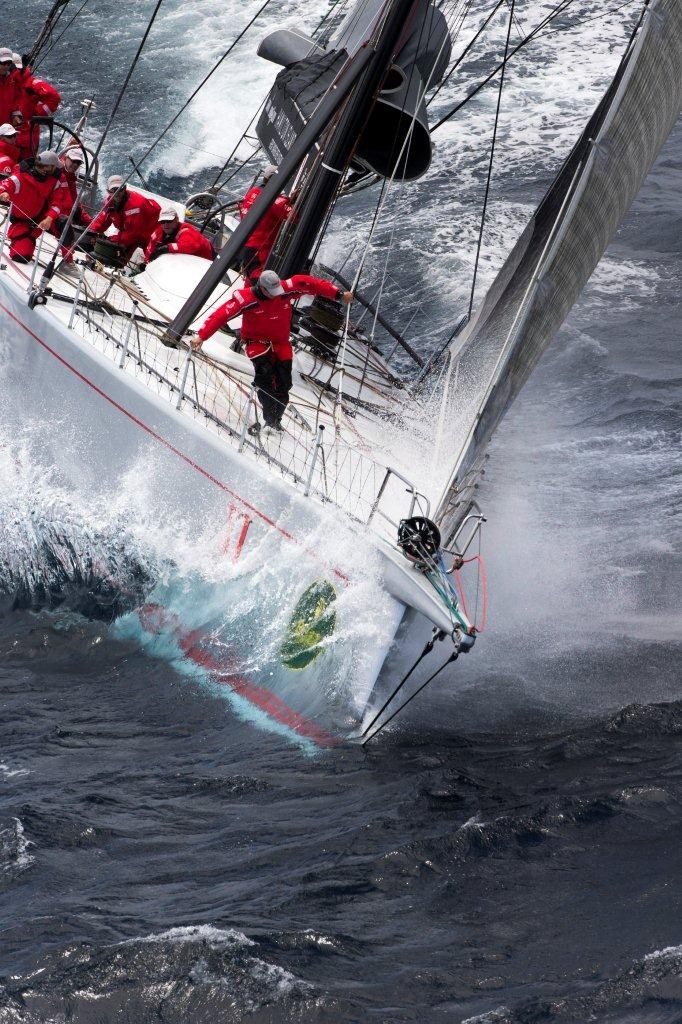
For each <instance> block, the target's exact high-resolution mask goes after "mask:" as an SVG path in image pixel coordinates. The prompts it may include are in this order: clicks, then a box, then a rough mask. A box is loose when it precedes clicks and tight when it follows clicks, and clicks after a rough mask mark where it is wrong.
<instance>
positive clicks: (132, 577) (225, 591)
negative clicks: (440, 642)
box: [0, 425, 394, 749]
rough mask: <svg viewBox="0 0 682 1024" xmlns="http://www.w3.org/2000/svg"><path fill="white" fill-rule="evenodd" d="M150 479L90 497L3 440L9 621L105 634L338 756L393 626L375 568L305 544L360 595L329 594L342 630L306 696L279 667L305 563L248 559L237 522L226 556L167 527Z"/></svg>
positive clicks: (246, 713)
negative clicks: (69, 618) (95, 628)
mask: <svg viewBox="0 0 682 1024" xmlns="http://www.w3.org/2000/svg"><path fill="white" fill-rule="evenodd" d="M43 428H44V425H43V426H41V428H40V430H37V431H36V433H37V434H38V435H39V434H40V432H41V431H42V429H43ZM150 479H151V475H150V471H149V467H140V466H137V467H131V469H130V471H129V472H128V474H127V476H126V479H124V480H121V481H119V485H120V486H118V487H117V489H116V493H112V494H111V495H104V496H102V495H101V494H99V495H98V496H97V497H96V498H95V497H91V496H88V494H87V493H83V492H82V491H74V490H73V489H72V488H69V489H67V488H66V485H65V484H63V483H62V482H61V481H60V480H59V478H58V475H57V473H56V471H54V470H51V469H46V468H45V467H43V466H41V465H40V464H39V462H38V460H37V458H36V451H35V447H34V445H33V444H32V443H31V439H24V440H23V442H22V443H21V444H19V445H16V444H14V445H10V444H9V443H8V442H7V441H5V443H4V444H2V445H1V446H0V482H1V485H2V486H1V488H0V521H2V522H3V524H4V530H3V534H2V537H1V538H0V609H3V608H4V610H5V611H9V610H16V609H29V610H33V611H36V612H40V611H52V612H54V611H57V610H58V611H59V613H60V614H62V615H64V614H66V615H69V614H74V613H78V614H81V615H84V616H86V617H87V618H89V619H92V620H98V621H103V622H105V623H107V624H108V629H109V636H110V638H111V639H112V640H114V641H117V640H118V641H121V640H124V641H127V642H132V643H133V644H134V645H136V646H139V647H141V648H142V649H143V650H144V651H145V652H146V653H147V654H148V655H149V656H151V657H154V658H160V659H163V660H165V661H167V662H169V663H171V664H172V665H173V667H174V668H175V669H176V671H177V672H178V673H179V675H180V676H181V677H184V678H185V679H187V680H188V681H189V682H191V683H192V684H198V685H200V686H201V687H202V688H203V689H208V690H209V691H210V692H211V693H212V694H213V695H214V696H216V697H217V698H219V699H226V700H228V701H229V702H230V704H231V706H232V709H233V710H234V711H235V712H236V713H237V714H238V715H239V716H240V717H242V718H244V719H246V720H248V721H250V722H251V723H253V724H256V725H258V726H259V727H263V728H266V729H271V730H274V731H277V732H279V733H282V734H284V735H285V736H287V737H288V738H291V737H292V736H293V737H294V738H295V739H296V741H297V742H300V743H301V744H302V745H303V746H304V748H305V749H312V748H316V747H317V746H319V745H322V746H329V745H331V742H332V736H331V733H329V732H328V731H327V728H326V727H329V728H332V726H333V729H334V731H337V730H341V731H345V729H347V728H349V727H351V726H352V725H353V724H355V722H356V720H357V718H358V717H359V715H361V714H362V712H363V710H364V707H365V703H366V700H367V698H368V696H369V689H370V686H371V680H372V679H373V675H372V673H373V671H374V664H373V659H374V658H375V657H376V654H375V652H376V650H377V648H380V647H381V645H383V644H385V643H386V642H387V637H388V636H389V635H390V630H391V628H392V627H393V625H394V617H391V615H390V614H388V613H387V611H386V608H387V598H386V596H385V592H384V591H383V589H382V587H381V586H380V582H379V568H378V565H377V564H367V562H366V559H365V558H364V557H363V555H362V554H361V553H359V552H353V551H352V550H348V544H349V541H348V540H347V539H346V540H344V539H343V538H338V537H337V538H333V539H331V538H329V537H328V536H323V535H322V532H321V531H319V532H320V535H319V536H318V535H315V534H314V533H313V535H312V536H310V537H309V538H308V543H309V545H310V548H311V550H314V551H316V552H318V553H320V554H321V555H322V556H323V565H324V556H329V563H328V564H334V562H335V561H336V560H342V564H344V565H349V566H350V569H351V573H352V577H353V582H352V583H350V582H346V581H343V582H339V581H336V583H337V585H336V586H335V587H334V588H331V587H330V588H329V589H330V592H331V594H332V595H333V600H332V604H331V606H330V614H331V615H332V616H333V622H334V628H333V630H330V632H329V635H328V636H322V637H321V638H320V641H319V645H318V647H319V650H315V651H314V652H313V653H314V654H315V655H317V657H316V658H315V659H313V663H312V664H311V665H310V666H307V665H306V666H305V668H306V676H305V687H304V690H303V695H302V694H301V684H300V682H299V678H300V677H299V675H298V674H297V673H294V672H291V671H289V670H288V669H286V667H285V668H283V663H282V636H283V635H286V629H287V627H288V623H289V620H290V618H291V614H292V607H293V605H294V604H295V601H296V597H297V596H298V595H299V594H300V593H301V592H303V593H305V590H306V587H307V586H308V584H309V577H310V571H311V570H310V564H309V563H308V561H307V560H306V559H305V558H302V556H301V554H300V552H299V551H298V550H297V549H296V548H295V547H294V546H293V545H290V546H289V547H288V548H286V549H285V550H282V548H281V546H279V547H278V546H277V544H276V541H274V540H272V539H270V538H265V539H264V540H263V541H262V542H260V543H258V544H251V545H249V546H248V548H247V549H245V550H244V551H243V552H240V551H239V548H238V541H239V532H240V528H239V521H235V522H231V520H230V519H229V518H228V523H227V530H228V533H227V535H226V536H225V538H224V539H223V543H222V544H221V545H220V549H219V550H218V551H216V544H215V531H214V530H213V529H211V530H210V531H208V532H205V531H204V530H203V529H202V526H201V524H200V523H199V522H197V524H196V532H194V528H193V524H187V523H185V524H184V525H182V526H181V525H180V524H178V523H168V522H159V520H158V518H157V517H156V516H155V513H154V510H153V501H152V500H151V497H150V493H149V488H150ZM231 526H232V528H233V532H232V535H230V533H229V531H230V527H231ZM234 530H236V533H234ZM361 561H362V564H360V562H361ZM322 571H324V569H323V568H322ZM393 614H394V613H393ZM318 720H320V721H321V722H322V721H324V722H325V725H326V727H325V728H323V727H322V726H319V725H317V724H316V722H317V721H318Z"/></svg>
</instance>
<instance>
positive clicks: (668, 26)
mask: <svg viewBox="0 0 682 1024" xmlns="http://www.w3.org/2000/svg"><path fill="white" fill-rule="evenodd" d="M681 105H682V2H681V0H652V2H651V5H650V7H649V9H648V11H647V13H646V14H645V16H644V20H643V23H642V27H641V28H640V30H639V33H638V35H637V36H636V38H635V40H634V42H632V43H631V46H630V49H629V51H628V52H627V53H626V55H625V57H624V59H623V61H622V62H621V65H620V68H619V70H618V73H617V74H616V77H615V79H614V81H613V82H612V84H611V86H610V88H609V90H608V91H607V93H606V95H605V96H604V98H603V99H602V101H601V103H600V105H599V107H598V108H597V110H596V111H595V113H594V114H593V116H592V118H591V119H590V121H589V123H588V125H587V127H586V129H585V131H584V132H583V134H582V136H581V137H580V139H579V140H578V142H577V143H576V145H575V147H574V148H573V150H572V152H571V154H570V156H569V157H568V159H567V161H566V162H565V164H564V165H563V167H562V169H561V171H560V173H559V175H558V176H557V178H556V179H555V181H554V183H553V185H552V186H551V188H550V190H549V192H548V193H547V195H546V196H545V198H544V200H543V201H542V203H541V204H540V206H539V208H538V209H537V211H536V213H535V215H534V217H533V219H532V220H531V221H530V223H529V224H528V225H527V227H526V229H525V231H524V233H523V235H522V236H521V238H520V239H519V241H518V242H517V244H516V246H515V247H514V249H513V250H512V252H511V254H510V256H509V257H508V259H507V261H506V263H505V264H504V266H503V267H502V270H501V271H500V273H499V275H498V277H497V279H496V281H495V282H494V283H493V285H492V287H491V289H490V291H489V292H488V294H487V295H486V298H485V300H484V302H483V304H482V306H481V308H480V309H479V311H478V313H477V315H476V317H475V318H474V319H473V320H472V322H471V323H470V324H469V325H468V327H467V328H466V330H465V331H464V332H463V333H462V335H460V337H459V338H458V339H457V342H456V343H455V344H453V346H452V350H451V360H452V366H453V367H456V372H457V374H458V376H457V379H458V381H459V382H465V383H466V384H467V388H465V389H459V387H458V388H457V389H456V390H455V392H454V394H453V395H452V397H451V399H450V401H452V402H455V403H457V402H459V401H460V400H461V394H462V390H468V387H469V385H470V384H471V382H472V381H479V382H481V381H482V382H487V387H486V386H485V384H484V385H483V387H482V388H481V389H478V390H477V398H476V401H475V405H474V406H472V407H471V408H470V409H469V410H468V415H469V419H468V422H469V423H470V424H473V425H472V426H471V428H470V430H469V433H468V436H466V438H464V439H463V440H462V439H460V447H459V449H458V450H459V455H458V456H457V458H456V461H455V465H454V470H453V472H452V474H451V477H450V480H449V482H448V486H447V488H446V492H445V497H444V498H443V500H442V501H441V503H440V506H439V508H438V511H437V514H436V521H437V522H438V525H439V526H440V529H441V533H442V534H443V536H444V537H445V538H446V540H447V539H450V538H451V537H452V535H453V533H454V531H455V530H456V528H457V526H458V525H459V523H460V522H461V521H462V519H463V517H464V516H465V515H466V513H467V511H468V509H469V507H470V502H471V497H472V491H471V488H472V486H473V483H474V481H475V479H476V477H477V476H478V471H479V470H480V468H481V465H482V461H483V459H484V457H485V447H486V445H487V443H488V441H489V440H490V437H491V435H492V433H493V431H494V430H495V429H496V427H497V426H498V424H499V422H500V420H501V418H502V416H503V415H504V414H505V412H506V411H507V409H508V408H509V406H510V405H511V403H512V401H513V400H514V399H515V398H516V396H517V395H518V393H519V391H520V390H521V388H522V387H523V385H524V383H525V382H526V380H527V379H528V376H529V375H530V373H531V371H532V370H533V368H534V367H535V365H536V364H537V362H538V360H539V359H540V356H541V355H542V353H543V352H544V351H545V349H546V348H547V346H548V345H549V342H550V341H551V339H552V337H553V336H554V334H555V333H556V332H557V330H558V329H559V327H560V325H561V323H562V321H563V320H564V319H565V317H566V315H567V314H568V312H569V310H570V309H571V307H572V305H573V304H574V302H575V301H576V299H577V297H578V295H579V294H580V292H581V291H582V289H583V287H584V286H585V284H586V283H587V280H588V279H589V277H590V275H591V273H592V271H593V270H594V268H595V267H596V265H597V263H598V262H599V260H600V259H601V257H602V255H603V253H604V251H605V249H606V247H607V246H608V244H609V242H610V240H611V239H612V238H613V236H614V234H615V232H616V230H617V228H618V226H619V224H620V222H621V220H622V219H623V217H624V215H625V213H626V212H627V210H628V208H629V207H630V205H631V203H632V202H633V200H634V198H635V196H636V195H637V192H638V191H639V188H640V186H641V185H642V182H643V181H644V178H645V177H646V175H647V172H648V171H649V169H650V167H651V165H652V163H653V161H654V160H655V158H656V155H657V154H658V152H659V150H660V148H661V146H662V145H663V143H664V142H665V140H666V138H667V136H668V134H669V132H670V131H671V129H672V127H673V125H674V123H675V120H676V118H677V116H678V114H679V111H680V106H681ZM457 414H458V416H460V415H461V409H458V410H457ZM453 422H454V420H453Z"/></svg>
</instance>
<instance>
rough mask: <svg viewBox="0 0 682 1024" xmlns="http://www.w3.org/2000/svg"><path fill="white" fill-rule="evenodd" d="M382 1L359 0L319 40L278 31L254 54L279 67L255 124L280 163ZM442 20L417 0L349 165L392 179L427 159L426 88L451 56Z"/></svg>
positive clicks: (372, 24) (413, 174)
mask: <svg viewBox="0 0 682 1024" xmlns="http://www.w3.org/2000/svg"><path fill="white" fill-rule="evenodd" d="M384 7H385V0H360V2H359V3H358V4H357V6H356V7H355V8H353V10H352V11H351V12H350V14H349V15H348V17H347V18H346V19H345V20H344V21H343V22H342V23H341V25H340V26H339V28H338V30H337V31H336V32H335V33H334V35H333V37H332V38H331V39H330V40H328V42H327V43H326V45H324V46H322V45H321V44H319V43H316V42H313V40H312V39H309V38H307V37H306V36H304V35H303V34H302V33H300V32H291V31H289V30H279V31H277V32H274V33H272V34H271V35H269V36H267V37H266V38H265V39H264V40H263V41H262V43H261V45H260V46H259V49H258V52H259V54H260V56H262V57H265V58H266V59H267V60H271V61H274V62H275V63H277V64H283V65H284V70H283V71H280V73H279V74H278V75H277V78H276V79H275V84H274V85H273V87H272V89H271V90H270V94H269V96H268V98H267V100H266V103H265V107H264V108H263V112H262V114H261V116H260V118H259V120H258V124H257V125H256V133H257V135H258V138H259V140H260V142H261V144H262V146H263V148H264V150H265V152H266V153H267V154H268V157H269V158H270V160H272V162H273V163H275V164H280V163H281V161H282V159H283V158H284V156H285V155H286V153H287V152H288V150H289V148H290V146H291V144H292V141H293V140H294V139H295V138H296V137H297V135H299V134H300V132H301V130H302V129H303V127H304V126H305V125H306V123H307V122H308V119H309V118H310V115H311V114H312V112H313V111H314V110H315V107H316V106H317V104H318V103H319V101H320V99H321V98H322V96H323V95H324V94H325V93H326V91H327V90H328V89H329V87H330V86H331V85H332V83H333V81H334V79H335V78H336V76H337V75H338V74H339V72H340V70H341V69H342V68H343V66H344V65H345V63H346V62H347V61H348V60H349V59H350V58H351V57H353V56H354V55H355V54H356V53H357V51H358V50H359V49H360V47H361V46H362V45H363V44H364V43H366V42H367V40H368V39H370V38H371V37H372V34H373V32H374V30H375V28H376V25H377V23H378V21H379V19H380V17H381V15H382V13H383V10H384ZM451 49H452V45H451V40H450V32H449V29H448V24H447V21H446V20H445V17H444V16H443V14H442V12H441V11H440V10H438V8H437V7H436V5H435V4H434V3H430V2H428V0H417V3H416V4H415V10H414V12H413V15H412V18H411V20H410V22H409V24H407V25H406V26H405V33H404V36H403V40H402V41H401V45H400V49H399V51H398V54H397V56H396V61H395V64H394V65H393V67H392V68H391V69H390V70H389V73H388V75H387V78H386V82H385V84H384V88H383V91H382V92H381V93H380V95H379V97H378V100H377V103H376V104H375V107H374V109H373V111H372V114H371V115H370V119H369V121H368V123H367V125H366V126H365V129H364V131H363V133H362V136H361V138H360V139H359V141H358V145H357V149H356V152H355V156H354V164H355V165H356V166H358V167H361V168H365V169H369V170H372V171H375V172H376V173H377V174H380V175H382V176H386V177H390V176H392V175H393V174H395V176H396V177H397V178H398V179H399V180H410V179H413V178H418V177H420V176H421V175H422V174H424V172H425V171H426V170H427V169H428V167H429V164H430V163H431V136H430V132H429V124H428V115H427V110H426V103H425V93H426V91H427V90H428V89H430V88H433V87H434V86H436V85H437V84H438V82H439V81H440V80H441V79H442V77H443V75H444V73H445V70H446V69H447V66H448V63H449V60H450V55H451Z"/></svg>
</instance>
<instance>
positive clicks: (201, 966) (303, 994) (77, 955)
mask: <svg viewBox="0 0 682 1024" xmlns="http://www.w3.org/2000/svg"><path fill="white" fill-rule="evenodd" d="M259 953H260V948H259V944H258V942H257V941H255V940H253V939H249V938H247V936H246V935H245V934H243V933H242V932H240V931H237V930H235V929H233V928H228V929H222V928H217V927H214V926H212V925H190V926H186V927H177V928H171V929H168V930H167V931H164V932H159V933H156V934H150V935H145V936H141V937H139V938H133V939H127V940H125V941H124V942H120V943H117V944H115V945H108V946H100V947H94V946H92V945H90V944H89V943H81V944H79V945H76V946H72V947H70V948H69V949H68V950H65V951H62V952H60V953H58V954H55V955H49V954H48V955H47V956H46V957H45V958H44V960H43V962H42V965H41V969H40V970H39V971H37V972H36V973H35V974H34V976H33V977H32V978H31V979H30V981H29V982H28V984H26V983H23V982H22V981H21V980H19V979H15V980H12V981H5V984H4V985H0V1020H2V1021H3V1022H4V1021H9V1020H10V1019H11V1020H13V1021H16V1022H17V1024H31V1022H33V1021H37V1020H41V1021H45V1020H50V1021H62V1020H64V1019H65V1014H64V1007H65V1006H68V1008H69V1009H68V1020H70V1021H73V1022H74V1024H76V1022H78V1024H85V1022H91V1021H94V1020H112V1019H114V1018H115V1017H116V1016H118V1015H123V1017H124V1018H125V1019H126V1020H130V1021H132V1020H134V1021H135V1022H136V1024H146V1022H151V1021H154V1020H196V1021H199V1020H207V1021H208V1020H214V1021H217V1020H225V1021H227V1020H229V1021H234V1022H239V1021H242V1020H249V1021H254V1020H258V1021H261V1022H264V1024H265V1022H272V1024H275V1022H277V1021H281V1020H284V1019H287V1020H289V1019H297V1020H306V1019H310V1017H309V1015H310V1014H311V1013H313V1012H314V1011H315V1009H316V1008H317V1007H318V1006H319V1005H320V1004H321V997H320V994H319V993H318V991H317V989H316V987H315V986H313V985H311V984H310V983H308V982H307V981H305V980H303V979H302V978H299V977H297V976H296V975H294V974H293V973H291V972H290V971H288V970H285V969H284V968H283V967H280V966H278V965H277V964H276V963H273V962H270V961H269V960H266V959H265V958H264V957H263V956H261V955H259Z"/></svg>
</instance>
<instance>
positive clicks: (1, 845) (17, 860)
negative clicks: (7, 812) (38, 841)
mask: <svg viewBox="0 0 682 1024" xmlns="http://www.w3.org/2000/svg"><path fill="white" fill-rule="evenodd" d="M34 845H35V844H34V843H33V842H32V841H31V840H30V839H29V838H28V837H27V836H26V833H25V832H24V826H23V825H22V823H21V821H20V819H19V818H12V824H11V825H7V826H6V827H5V828H0V870H2V872H3V873H4V874H6V875H8V874H12V875H14V874H19V873H20V872H22V871H26V869H27V868H30V867H31V865H32V864H33V863H34V861H35V857H34V856H33V854H31V853H29V852H28V851H29V848H30V847H32V846H34Z"/></svg>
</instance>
